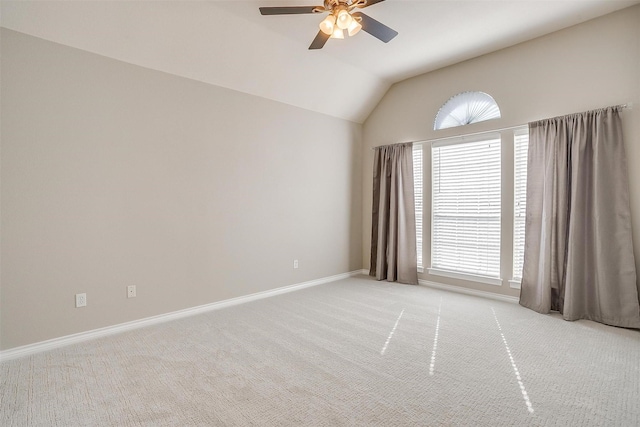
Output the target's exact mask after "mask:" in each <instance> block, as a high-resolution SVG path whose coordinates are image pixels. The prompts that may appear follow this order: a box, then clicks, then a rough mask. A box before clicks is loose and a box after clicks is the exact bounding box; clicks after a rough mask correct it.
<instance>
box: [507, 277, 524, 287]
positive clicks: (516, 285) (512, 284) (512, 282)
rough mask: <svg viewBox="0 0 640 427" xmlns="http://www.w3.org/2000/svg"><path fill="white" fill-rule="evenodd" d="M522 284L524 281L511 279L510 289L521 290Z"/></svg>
mask: <svg viewBox="0 0 640 427" xmlns="http://www.w3.org/2000/svg"><path fill="white" fill-rule="evenodd" d="M521 282H522V279H517V280H516V279H511V280H509V287H510V288H511V289H520V283H521Z"/></svg>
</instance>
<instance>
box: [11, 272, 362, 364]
mask: <svg viewBox="0 0 640 427" xmlns="http://www.w3.org/2000/svg"><path fill="white" fill-rule="evenodd" d="M360 274H369V272H368V270H355V271H350V272H348V273H342V274H336V275H335V276H328V277H323V278H320V279H316V280H310V281H308V282H302V283H297V284H294V285H289V286H283V287H280V288H276V289H271V290H268V291H262V292H256V293H255V294H249V295H245V296H241V297H237V298H230V299H226V300H223V301H217V302H213V303H210V304H204V305H199V306H196V307H191V308H185V309H184V310H178V311H172V312H170V313H165V314H160V315H158V316H152V317H146V318H144V319H139V320H134V321H131V322H126V323H120V324H118V325H113V326H107V327H104V328H99V329H93V330H91V331H86V332H80V333H77V334H73V335H66V336H64V337H59V338H53V339H50V340H47V341H41V342H37V343H33V344H28V345H24V346H21V347H15V348H11V349H8V350H4V351H0V362H3V361H6V360H11V359H17V358H19V357H24V356H28V355H31V354H35V353H40V352H42V351H47V350H53V349H55V348H60V347H64V346H68V345H71V344H77V343H80V342H83V341H89V340H92V339H96V338H100V337H105V336H108V335H113V334H118V333H121V332H125V331H130V330H133V329H138V328H142V327H145V326H151V325H156V324H158V323H163V322H168V321H170V320H176V319H181V318H183V317H188V316H193V315H196V314H200V313H205V312H207V311H212V310H219V309H221V308H226V307H231V306H234V305H238V304H244V303H246V302H250V301H255V300H258V299H262V298H268V297H272V296H275V295H280V294H284V293H287V292H292V291H297V290H300V289H304V288H308V287H311V286H317V285H322V284H323V283H329V282H335V281H336V280H342V279H346V278H349V277H353V276H357V275H360Z"/></svg>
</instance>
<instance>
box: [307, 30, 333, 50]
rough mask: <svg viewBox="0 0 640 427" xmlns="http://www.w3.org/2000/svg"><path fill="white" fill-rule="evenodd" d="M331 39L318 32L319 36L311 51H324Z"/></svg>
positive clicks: (312, 44) (314, 41)
mask: <svg viewBox="0 0 640 427" xmlns="http://www.w3.org/2000/svg"><path fill="white" fill-rule="evenodd" d="M330 37H331V36H330V35H328V34H325V33H323V32H322V31H318V35H316V38H315V39H313V41H312V42H311V45H310V46H309V49H322V48H323V47H324V44H325V43H326V42H327V40H329V38H330Z"/></svg>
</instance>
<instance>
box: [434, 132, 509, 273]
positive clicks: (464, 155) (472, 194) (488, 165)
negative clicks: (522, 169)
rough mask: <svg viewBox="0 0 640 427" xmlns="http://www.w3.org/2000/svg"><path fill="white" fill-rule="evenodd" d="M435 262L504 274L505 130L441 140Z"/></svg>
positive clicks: (454, 269)
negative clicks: (468, 139) (453, 141)
mask: <svg viewBox="0 0 640 427" xmlns="http://www.w3.org/2000/svg"><path fill="white" fill-rule="evenodd" d="M432 163H433V168H432V170H433V180H432V185H433V189H432V190H433V191H432V194H433V196H432V197H433V211H432V215H433V226H432V227H433V235H432V268H434V269H438V270H447V271H452V272H459V273H466V274H473V275H481V276H489V277H499V276H500V136H499V135H489V136H485V138H484V139H483V140H481V141H476V142H462V143H457V144H448V145H440V146H438V145H436V144H434V146H433V150H432Z"/></svg>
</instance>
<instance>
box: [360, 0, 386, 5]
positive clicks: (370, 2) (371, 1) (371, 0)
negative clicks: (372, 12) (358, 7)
mask: <svg viewBox="0 0 640 427" xmlns="http://www.w3.org/2000/svg"><path fill="white" fill-rule="evenodd" d="M383 1H384V0H367V4H366V5H364V7H369V6H373V5H374V4H376V3H380V2H383Z"/></svg>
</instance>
